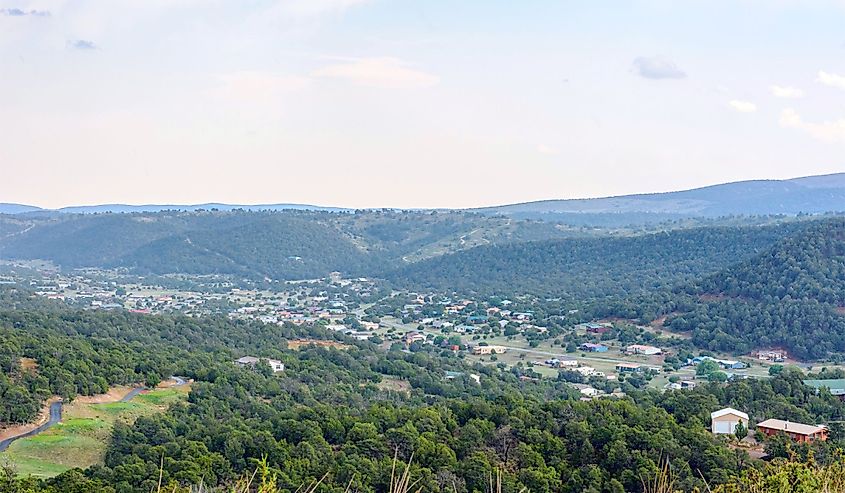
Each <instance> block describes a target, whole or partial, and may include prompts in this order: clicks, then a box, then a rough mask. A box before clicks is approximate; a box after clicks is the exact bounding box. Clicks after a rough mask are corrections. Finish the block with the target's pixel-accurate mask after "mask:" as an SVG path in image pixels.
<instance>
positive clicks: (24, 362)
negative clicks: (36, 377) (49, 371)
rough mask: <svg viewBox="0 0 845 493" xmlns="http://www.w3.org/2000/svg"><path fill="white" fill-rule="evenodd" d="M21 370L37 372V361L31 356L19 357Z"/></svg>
mask: <svg viewBox="0 0 845 493" xmlns="http://www.w3.org/2000/svg"><path fill="white" fill-rule="evenodd" d="M20 363H21V370H22V371H23V372H24V373H29V372H32V373H37V372H38V362H37V361H35V360H34V359H32V358H21V359H20Z"/></svg>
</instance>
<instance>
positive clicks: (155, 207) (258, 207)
mask: <svg viewBox="0 0 845 493" xmlns="http://www.w3.org/2000/svg"><path fill="white" fill-rule="evenodd" d="M212 209H216V210H219V211H233V210H238V209H242V210H245V211H288V210H295V211H322V212H349V211H352V210H354V209H349V208H344V207H323V206H318V205H309V204H253V205H240V204H222V203H208V204H145V205H129V204H97V205H76V206H68V207H62V208H59V209H43V208H41V207H36V206H32V205H25V204H10V203H0V214H23V213H28V212H58V213H66V214H96V213H107V212H113V213H133V212H162V211H186V212H195V211H198V210H212Z"/></svg>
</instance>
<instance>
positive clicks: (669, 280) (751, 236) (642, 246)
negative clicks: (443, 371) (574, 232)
mask: <svg viewBox="0 0 845 493" xmlns="http://www.w3.org/2000/svg"><path fill="white" fill-rule="evenodd" d="M800 227H802V226H801V225H799V224H782V225H776V226H765V227H753V228H751V227H734V228H725V227H711V228H695V229H688V230H678V231H671V232H664V233H657V234H649V235H642V236H633V237H618V238H615V237H604V238H581V239H561V240H547V241H536V242H525V243H513V244H505V245H492V246H483V247H477V248H473V249H470V250H466V251H462V252H457V253H453V254H449V255H444V256H441V257H437V258H433V259H428V260H425V261H422V262H418V263H416V264H413V265H410V266H406V267H404V268H402V269H399V270H397V271H395V272H392V273H390V274H389V275H388V276H387V277H388V278H389V279H391V280H392V281H394V282H396V283H397V284H399V285H402V286H407V287H416V288H434V289H440V290H451V289H455V290H459V291H477V292H483V293H499V294H506V295H513V294H520V293H522V292H529V293H536V294H548V295H555V296H564V297H567V298H569V299H572V300H574V301H583V300H585V299H595V298H604V297H624V296H629V295H632V294H637V293H644V292H651V291H659V290H662V289H667V288H669V287H671V286H674V285H675V284H677V283H678V282H681V281H687V280H692V279H696V278H698V277H699V276H701V275H703V274H707V273H713V272H716V271H717V270H718V269H719V268H721V267H726V266H728V265H731V264H732V263H735V262H738V261H740V260H742V259H744V258H747V257H749V256H751V255H754V254H755V253H758V252H761V251H763V250H764V249H765V248H767V247H769V246H770V245H772V244H773V243H774V242H775V241H777V240H778V239H780V238H783V237H784V236H786V235H788V234H789V233H790V232H792V231H794V230H796V229H798V228H800Z"/></svg>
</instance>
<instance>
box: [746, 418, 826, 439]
mask: <svg viewBox="0 0 845 493" xmlns="http://www.w3.org/2000/svg"><path fill="white" fill-rule="evenodd" d="M757 430H758V431H760V432H761V433H763V434H765V435H767V436H772V435H777V434H778V433H783V434H785V435H786V436H788V437H789V438H791V439H793V440H795V441H796V442H802V443H804V442H814V441H816V440H820V441H822V442H823V441H825V440H827V426H823V425H806V424H802V423H791V422H789V421H783V420H780V419H767V420H766V421H763V422H762V423H757Z"/></svg>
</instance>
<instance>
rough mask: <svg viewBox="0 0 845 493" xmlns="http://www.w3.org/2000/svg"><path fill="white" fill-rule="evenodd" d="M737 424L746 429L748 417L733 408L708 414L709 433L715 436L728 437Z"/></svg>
mask: <svg viewBox="0 0 845 493" xmlns="http://www.w3.org/2000/svg"><path fill="white" fill-rule="evenodd" d="M739 423H742V425H743V426H744V427H745V429H746V430H747V429H748V415H747V414H745V413H744V412H742V411H737V410H736V409H734V408H731V407H726V408H724V409H720V410H718V411H713V412H712V413H710V431H712V432H713V434H717V435H730V434H733V433H734V432H735V431H736V427H737V425H738V424H739Z"/></svg>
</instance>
